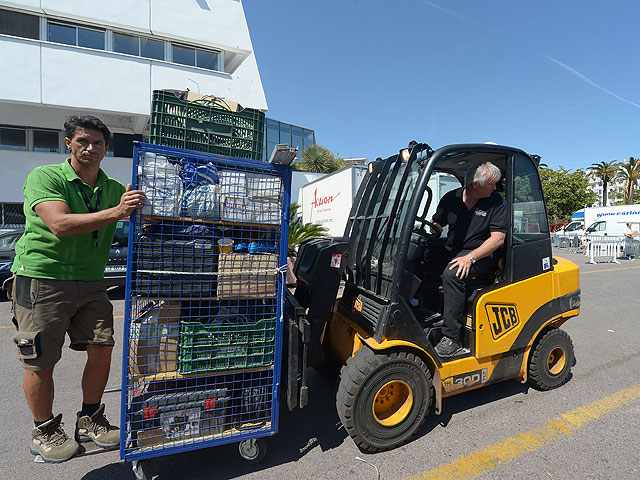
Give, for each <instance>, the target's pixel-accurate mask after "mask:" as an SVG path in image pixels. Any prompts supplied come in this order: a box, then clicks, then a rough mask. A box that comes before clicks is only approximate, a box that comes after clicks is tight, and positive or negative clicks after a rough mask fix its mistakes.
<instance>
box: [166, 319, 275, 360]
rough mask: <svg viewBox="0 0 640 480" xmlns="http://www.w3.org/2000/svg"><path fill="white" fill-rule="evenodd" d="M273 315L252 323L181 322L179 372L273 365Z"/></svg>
mask: <svg viewBox="0 0 640 480" xmlns="http://www.w3.org/2000/svg"><path fill="white" fill-rule="evenodd" d="M275 328H276V319H275V317H272V318H265V319H262V320H259V321H257V322H255V323H238V324H230V323H225V324H204V323H201V322H187V321H181V322H180V351H179V354H178V371H179V372H180V373H198V372H215V371H221V370H233V369H238V368H251V367H264V366H269V365H273V359H274V356H273V353H274V347H275V342H274V340H275V334H276V332H275Z"/></svg>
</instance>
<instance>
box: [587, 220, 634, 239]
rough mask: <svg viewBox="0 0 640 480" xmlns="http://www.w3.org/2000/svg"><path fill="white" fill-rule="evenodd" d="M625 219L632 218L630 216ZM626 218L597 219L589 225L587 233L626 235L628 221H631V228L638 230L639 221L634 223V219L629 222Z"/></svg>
mask: <svg viewBox="0 0 640 480" xmlns="http://www.w3.org/2000/svg"><path fill="white" fill-rule="evenodd" d="M625 220H632V219H631V218H628V219H625ZM625 220H620V219H616V218H607V217H604V218H602V219H601V220H596V221H595V222H593V223H592V224H591V225H589V227H587V230H586V231H585V235H603V236H609V237H610V236H617V237H622V235H624V231H625V230H626V228H627V223H631V230H636V231H637V230H638V224H637V223H633V221H631V222H627V221H625Z"/></svg>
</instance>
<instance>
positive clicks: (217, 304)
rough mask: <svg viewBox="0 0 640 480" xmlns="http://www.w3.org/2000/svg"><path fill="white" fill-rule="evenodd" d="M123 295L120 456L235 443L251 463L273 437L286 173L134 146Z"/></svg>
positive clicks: (196, 154)
mask: <svg viewBox="0 0 640 480" xmlns="http://www.w3.org/2000/svg"><path fill="white" fill-rule="evenodd" d="M131 183H132V186H133V188H134V189H141V190H143V191H144V192H145V194H146V196H147V202H146V203H145V206H144V207H143V208H142V209H141V210H139V211H137V212H136V213H135V214H134V215H132V217H131V225H130V231H129V245H128V259H127V262H128V264H127V279H126V297H125V327H124V339H125V340H124V344H125V345H124V349H123V363H122V401H121V417H120V418H121V442H120V457H121V458H122V459H124V460H127V461H132V462H134V472H135V473H136V475H137V476H138V478H144V473H143V472H142V469H141V468H138V464H139V463H140V465H141V464H142V463H141V462H140V461H141V460H145V459H148V458H151V457H156V456H160V455H168V454H174V453H179V452H184V451H190V450H195V449H199V448H205V447H211V446H216V445H221V444H226V443H231V442H238V444H239V450H240V454H241V455H242V456H243V457H244V458H245V459H247V460H249V461H259V460H260V459H261V458H262V457H263V456H264V453H265V443H264V439H263V437H266V436H269V435H273V434H275V433H276V432H277V430H278V407H279V401H278V400H279V394H278V392H279V388H280V382H281V379H280V376H281V366H282V342H283V340H282V337H283V320H282V319H283V298H284V288H285V281H284V276H285V270H286V264H287V246H288V241H287V240H288V232H289V225H288V218H289V204H290V185H291V171H290V169H289V168H288V167H284V166H281V165H273V164H271V163H267V162H261V161H254V160H246V159H240V158H232V157H225V156H220V155H215V154H208V153H202V152H195V151H189V150H181V149H175V148H169V147H164V146H157V145H151V144H146V143H139V144H136V145H135V146H134V155H133V176H132V182H131Z"/></svg>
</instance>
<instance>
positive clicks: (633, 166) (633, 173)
mask: <svg viewBox="0 0 640 480" xmlns="http://www.w3.org/2000/svg"><path fill="white" fill-rule="evenodd" d="M618 175H619V176H620V177H621V178H623V179H624V203H625V204H626V205H631V204H633V203H634V202H633V197H634V195H633V193H634V190H635V188H636V184H637V183H638V179H640V161H639V160H637V159H635V158H633V157H630V158H629V161H628V162H626V163H621V164H620V165H618Z"/></svg>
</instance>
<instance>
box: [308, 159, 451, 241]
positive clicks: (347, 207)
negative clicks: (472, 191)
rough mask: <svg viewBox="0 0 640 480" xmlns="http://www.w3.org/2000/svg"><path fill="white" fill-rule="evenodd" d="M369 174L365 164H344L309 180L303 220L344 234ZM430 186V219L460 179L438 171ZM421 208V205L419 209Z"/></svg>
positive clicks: (328, 233) (334, 235)
mask: <svg viewBox="0 0 640 480" xmlns="http://www.w3.org/2000/svg"><path fill="white" fill-rule="evenodd" d="M366 173H367V167H366V166H363V165H358V166H351V167H345V168H342V169H340V170H337V171H335V172H332V173H329V174H327V175H325V176H324V177H322V178H319V179H317V180H315V181H313V182H310V183H307V184H306V185H305V186H303V187H302V189H301V195H300V203H301V204H302V221H303V222H304V223H318V224H320V225H322V226H324V227H326V228H327V230H328V232H327V235H328V236H331V237H341V236H342V235H343V234H344V229H345V227H346V225H347V219H348V218H349V212H350V211H351V204H352V203H353V199H354V197H355V196H356V193H358V187H359V186H360V183H361V182H362V179H363V178H364V176H365V174H366ZM428 185H429V187H430V188H431V190H432V192H433V201H432V202H431V205H430V207H429V212H428V213H427V217H426V218H428V219H431V218H432V217H433V214H434V213H435V210H436V207H437V205H438V201H439V200H440V199H441V198H442V196H443V195H444V194H445V193H447V192H448V191H449V190H453V189H455V188H458V187H460V182H458V180H457V179H456V178H455V177H454V176H452V175H448V174H437V175H433V176H432V177H431V179H430V180H429V184H428ZM424 201H426V196H425V199H424V200H423V202H424ZM422 208H423V207H422V205H421V206H420V209H419V211H422Z"/></svg>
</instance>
